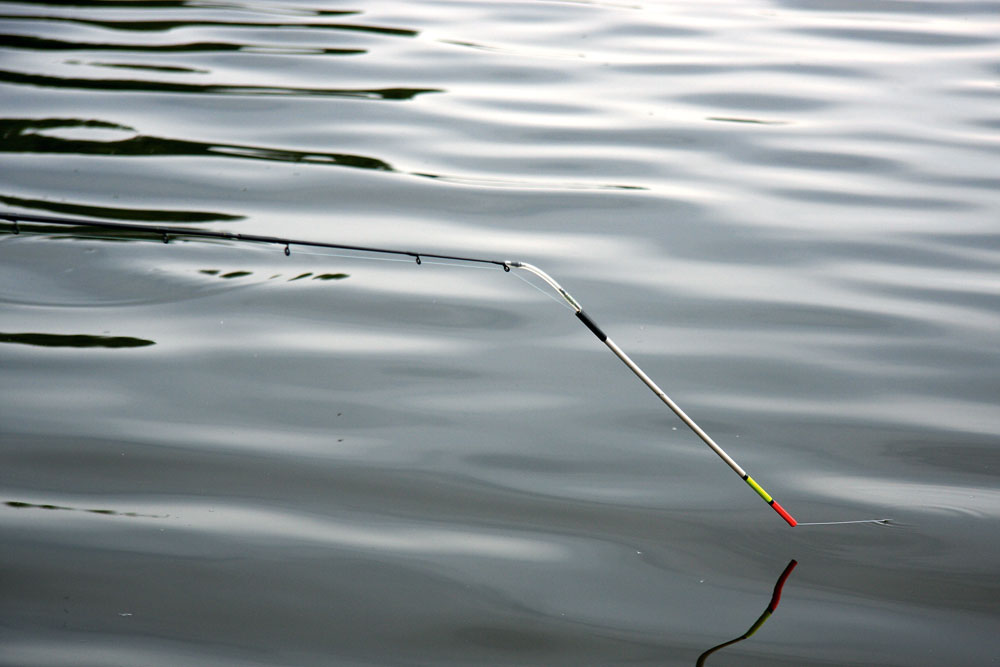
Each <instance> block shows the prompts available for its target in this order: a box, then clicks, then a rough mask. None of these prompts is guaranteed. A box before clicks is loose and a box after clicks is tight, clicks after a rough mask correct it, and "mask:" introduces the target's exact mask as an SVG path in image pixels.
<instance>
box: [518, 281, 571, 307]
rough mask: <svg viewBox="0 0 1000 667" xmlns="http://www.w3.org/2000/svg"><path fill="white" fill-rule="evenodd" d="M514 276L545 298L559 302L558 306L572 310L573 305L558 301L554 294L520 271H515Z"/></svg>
mask: <svg viewBox="0 0 1000 667" xmlns="http://www.w3.org/2000/svg"><path fill="white" fill-rule="evenodd" d="M514 277H515V278H517V279H518V280H520V281H521V282H523V283H524V284H526V285H527V286H528V287H530V288H531V289H533V290H537V291H538V292H539V293H540V294H544V295H545V298H546V299H552V300H553V301H555V302H556V303H557V304H559V306H560V307H562V308H565V309H567V310H573V307H572V306H570V305H569V304H568V303H566V301H560V300H559V299H557V298H556V297H555V296H553V295H552V293H551V292H546V291H545V290H543V289H542V288H541V287H539V286H538V285H536V284H535V283H533V282H531V281H530V280H528V279H527V278H525V277H524V276H522V275H521V274H520V273H516V272H515V273H514Z"/></svg>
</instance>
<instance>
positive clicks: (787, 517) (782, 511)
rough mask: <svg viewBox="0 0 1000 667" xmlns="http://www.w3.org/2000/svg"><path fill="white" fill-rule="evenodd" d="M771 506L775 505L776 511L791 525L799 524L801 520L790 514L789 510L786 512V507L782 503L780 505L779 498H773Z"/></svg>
mask: <svg viewBox="0 0 1000 667" xmlns="http://www.w3.org/2000/svg"><path fill="white" fill-rule="evenodd" d="M771 507H773V508H774V511H775V512H777V513H778V514H780V515H781V518H782V519H784V520H785V521H787V522H788V525H789V526H791V527H792V528H794V527H795V526H797V525H799V522H798V521H796V520H795V518H794V517H792V515H791V514H789V513H788V512H786V511H785V508H784V507H782V506H781V505H779V504H778V501H777V500H772V501H771Z"/></svg>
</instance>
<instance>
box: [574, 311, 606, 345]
mask: <svg viewBox="0 0 1000 667" xmlns="http://www.w3.org/2000/svg"><path fill="white" fill-rule="evenodd" d="M576 316H577V317H579V318H580V321H581V322H583V323H584V324H586V325H587V328H588V329H590V330H591V331H592V332H593V334H594V335H595V336H597V337H598V338H599V339H601V342H602V343H604V342H607V340H608V335H607V334H606V333H604V332H603V331H601V327H599V326H597V324H595V323H594V320H592V319H590V317H589V316H588V315H587V313H585V312H583V311H582V310H578V311H576Z"/></svg>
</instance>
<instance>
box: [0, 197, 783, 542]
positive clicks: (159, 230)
mask: <svg viewBox="0 0 1000 667" xmlns="http://www.w3.org/2000/svg"><path fill="white" fill-rule="evenodd" d="M0 219H6V220H9V221H11V222H12V223H13V225H14V233H15V234H16V233H19V232H20V229H19V227H18V224H17V223H18V222H19V221H21V222H34V223H43V224H53V225H69V226H77V227H92V228H97V229H107V230H111V231H136V232H141V233H146V234H153V235H156V236H159V237H162V239H163V242H164V243H166V242H168V241H169V240H170V237H171V236H178V237H181V236H193V237H201V238H217V239H226V240H230V241H249V242H253V243H270V244H275V245H283V246H285V254H286V255H288V254H290V252H291V251H290V249H289V248H290V246H292V245H296V246H311V247H321V248H335V249H339V250H353V251H358V252H368V253H379V254H390V255H404V256H408V257H413V258H415V259H416V261H417V264H420V258H421V257H427V258H432V259H443V260H454V261H462V262H475V263H480V264H495V265H497V266H500V267H503V270H504V271H510V270H511V269H512V268H514V269H523V270H525V271H528V272H529V273H533V274H535V275H536V276H538V277H539V278H541V279H542V280H544V281H545V282H546V283H547V284H548V285H549V286H550V287H551V288H552V289H554V290H555V291H556V292H557V293H558V294H559V295H560V296H561V297H562V298H563V299H565V300H566V302H567V303H568V304H569V305H570V306H572V308H573V310H574V311H575V312H576V316H577V318H579V320H580V321H581V322H583V324H584V325H585V326H586V327H587V328H588V329H590V331H591V333H593V334H594V335H595V336H597V338H598V339H599V340H600V341H601V342H602V343H604V344H605V345H607V346H608V348H609V349H610V350H611V351H612V352H613V353H614V355H615V356H616V357H618V358H619V359H620V360H621V361H622V362H623V363H624V364H625V365H626V366H628V367H629V369H630V370H631V371H632V372H633V373H635V375H636V376H637V377H638V378H639V379H640V380H642V382H643V383H644V384H645V385H646V386H647V387H649V388H650V389H651V390H652V391H653V393H654V394H656V395H657V396H658V397H659V398H660V400H661V401H663V402H664V403H666V404H667V407H669V408H670V409H671V410H673V412H674V414H676V415H677V416H678V417H680V419H681V421H683V422H684V423H685V424H687V426H688V427H689V428H690V429H691V430H692V431H694V432H695V434H696V435H697V436H698V437H699V438H701V439H702V440H703V441H704V442H705V444H706V445H708V446H709V447H711V448H712V451H714V452H715V453H716V454H718V455H719V457H720V458H721V459H722V460H723V461H725V462H726V465H728V466H729V467H730V468H732V469H733V471H734V472H735V473H736V474H737V475H739V476H740V478H741V479H743V481H745V482H746V483H747V484H748V485H749V486H750V488H752V489H753V490H754V491H755V492H756V493H757V495H759V496H760V497H761V498H763V499H764V501H765V502H766V503H767V504H768V505H770V506H771V508H772V509H774V511H775V512H777V513H778V514H779V515H780V516H781V518H782V519H784V520H785V521H786V522H788V525H790V526H795V525H796V523H797V522H796V520H795V519H794V518H792V515H790V514H789V513H788V512H786V511H785V508H783V507H782V506H781V505H779V504H778V503H777V501H775V500H774V498H772V497H771V496H770V495H769V494H768V493H767V491H765V490H764V489H763V488H762V487H761V486H760V485H759V484H758V483H757V482H756V481H754V479H753V477H750V475H748V474H747V472H746V471H745V470H743V468H741V467H740V466H739V464H737V463H736V461H734V460H733V459H732V457H730V456H729V454H727V453H726V452H725V451H723V449H722V447H720V446H719V445H718V444H716V442H715V441H714V440H713V439H712V438H711V436H709V435H708V433H706V432H705V431H704V430H703V429H702V428H701V427H700V426H698V424H696V423H695V422H694V420H693V419H691V418H690V417H689V416H688V415H687V413H685V412H684V411H683V410H681V408H680V406H678V405H677V404H676V403H674V401H673V400H672V399H671V398H670V397H669V396H667V395H666V393H664V391H663V390H662V389H660V388H659V387H658V386H657V385H656V383H655V382H653V380H652V379H651V378H650V377H649V376H648V375H646V373H644V372H643V370H642V369H641V368H639V366H638V365H636V363H635V362H634V361H632V359H631V358H629V356H628V355H627V354H625V352H624V351H623V350H622V349H621V348H620V347H618V345H616V344H615V342H614V341H613V340H611V339H610V338H608V336H607V334H605V333H604V332H603V331H601V329H600V327H598V326H597V324H595V323H594V321H593V320H592V319H590V317H589V316H588V315H587V314H586V313H585V312H583V307H582V306H581V305H580V304H579V303H578V302H577V301H576V299H574V298H573V297H572V296H570V294H569V292H567V291H566V290H564V289H563V288H562V286H561V285H559V283H557V282H556V281H555V280H554V279H553V278H552V277H551V276H550V275H549V274H547V273H545V272H544V271H542V270H541V269H539V268H538V267H536V266H532V265H531V264H526V263H523V262H511V261H504V260H496V259H481V258H473V257H460V256H456V255H438V254H434V253H419V252H414V251H410V250H393V249H387V248H374V247H369V246H355V245H343V244H339V243H326V242H321V241H302V240H296V239H286V238H279V237H276V236H259V235H255V234H235V233H232V232H215V231H210V230H203V229H185V228H183V227H163V226H155V225H141V224H132V223H123V222H103V221H90V220H73V219H67V218H58V217H54V216H43V215H26V214H20V213H4V212H0Z"/></svg>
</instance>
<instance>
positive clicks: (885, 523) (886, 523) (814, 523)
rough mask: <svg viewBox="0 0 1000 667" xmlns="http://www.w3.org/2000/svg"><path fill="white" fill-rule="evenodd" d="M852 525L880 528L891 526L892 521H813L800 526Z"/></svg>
mask: <svg viewBox="0 0 1000 667" xmlns="http://www.w3.org/2000/svg"><path fill="white" fill-rule="evenodd" d="M852 523H874V524H878V525H880V526H891V525H892V519H858V520H857V521H812V522H809V523H799V525H800V526H843V525H845V524H852Z"/></svg>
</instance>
